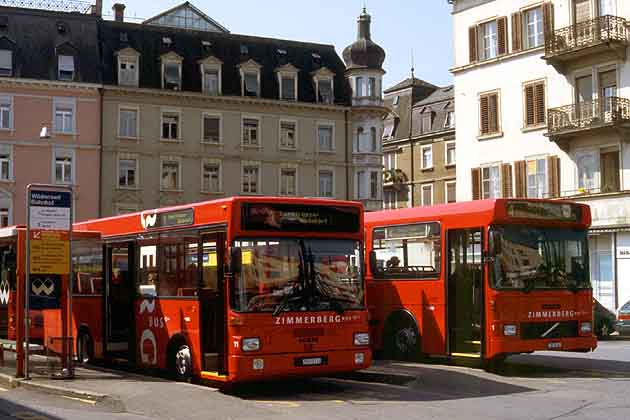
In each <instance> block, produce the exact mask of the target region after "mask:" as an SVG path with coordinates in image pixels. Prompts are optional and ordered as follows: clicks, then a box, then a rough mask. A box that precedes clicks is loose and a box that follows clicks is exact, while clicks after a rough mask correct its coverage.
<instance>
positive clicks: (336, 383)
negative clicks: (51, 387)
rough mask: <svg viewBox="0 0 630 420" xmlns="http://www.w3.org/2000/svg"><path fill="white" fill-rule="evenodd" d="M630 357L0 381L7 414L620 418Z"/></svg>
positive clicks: (603, 354)
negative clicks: (184, 379) (45, 385)
mask: <svg viewBox="0 0 630 420" xmlns="http://www.w3.org/2000/svg"><path fill="white" fill-rule="evenodd" d="M629 358H630V342H616V341H615V342H612V341H611V342H605V343H602V344H601V345H600V347H599V349H598V350H597V351H596V352H594V353H590V354H565V353H555V354H547V353H545V354H538V355H527V356H518V357H516V358H512V359H516V360H512V361H510V363H509V365H508V368H507V369H506V370H505V371H503V372H500V373H499V374H491V373H487V372H484V371H482V370H480V369H475V368H467V367H457V366H444V365H426V364H425V365H423V364H413V363H389V364H387V363H386V364H384V365H383V366H381V367H379V370H381V371H384V372H393V373H397V374H404V375H406V376H407V377H408V378H409V382H406V383H402V382H401V383H398V385H391V384H383V383H371V382H359V381H355V380H347V379H339V378H337V379H335V378H321V379H312V380H296V381H291V382H276V383H265V384H255V385H250V386H248V387H242V388H240V389H237V390H235V391H234V392H233V393H231V394H225V393H222V392H219V391H217V390H214V389H211V388H207V387H202V386H196V385H188V384H177V383H172V382H168V381H164V380H160V379H158V378H152V377H146V378H141V379H134V380H123V381H119V380H114V379H108V380H109V381H110V383H107V384H104V387H106V388H107V389H108V390H109V391H108V392H109V393H111V394H112V397H113V398H111V399H107V400H105V401H103V402H99V403H94V402H92V401H87V400H79V399H69V398H63V397H59V396H53V395H48V394H43V393H39V392H34V391H29V390H26V389H16V390H0V419H16V418H17V419H24V420H45V419H68V420H74V419H76V420H79V419H81V420H91V419H275V420H277V419H287V420H288V419H296V418H299V419H322V420H323V419H339V420H341V419H344V420H345V419H365V418H371V419H380V418H390V419H391V418H405V419H471V420H492V419H497V420H499V419H500V420H504V419H514V420H520V419H523V420H525V419H527V420H531V419H534V420H560V419H568V420H593V419H609V418H610V419H620V420H622V419H630V399H628V398H627V396H626V394H627V392H626V390H627V389H628V388H629V386H630V369H628V370H627V369H626V368H627V365H628V364H630V360H629ZM593 363H595V364H593ZM613 366H617V367H619V366H622V368H621V369H613V368H612V367H613ZM79 385H80V383H77V386H79Z"/></svg>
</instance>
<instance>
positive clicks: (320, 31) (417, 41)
mask: <svg viewBox="0 0 630 420" xmlns="http://www.w3.org/2000/svg"><path fill="white" fill-rule="evenodd" d="M116 2H117V1H113V0H104V1H103V14H104V15H105V18H106V19H107V18H111V15H112V14H113V12H112V5H113V4H114V3H116ZM118 2H121V3H124V4H125V5H126V9H125V16H126V17H127V18H131V19H130V20H129V21H133V22H140V21H141V20H135V19H133V18H136V19H141V18H149V17H152V16H155V15H157V14H159V13H161V12H163V11H165V10H168V9H170V8H171V7H174V6H176V5H178V4H181V3H183V2H184V0H118ZM191 3H192V4H194V5H195V6H196V7H197V8H199V9H200V10H202V11H203V12H204V13H206V14H207V15H208V16H210V17H211V18H213V19H214V20H216V21H217V22H219V23H220V24H221V25H223V26H225V27H226V28H227V29H228V30H230V32H233V33H237V34H246V35H254V36H263V37H273V38H280V39H289V40H296V41H310V42H317V43H322V44H332V45H334V46H335V48H336V50H337V53H338V54H339V56H341V53H342V52H343V49H344V48H345V47H346V46H347V45H349V44H351V43H352V42H353V41H354V40H355V39H356V36H357V26H356V18H357V16H358V15H359V14H360V13H361V9H362V7H363V5H364V3H367V8H368V12H369V13H370V14H371V15H372V40H373V41H375V42H376V43H377V44H379V45H380V46H381V47H383V49H385V52H386V54H387V59H386V60H385V64H384V65H383V68H384V69H385V71H386V72H387V73H386V75H385V77H384V82H383V83H384V86H385V87H390V86H392V85H394V84H396V83H398V82H400V81H402V80H404V79H405V78H407V77H409V75H410V71H411V63H412V58H411V57H412V51H413V57H414V64H415V76H416V77H417V78H420V79H423V80H426V81H428V82H431V83H433V84H435V85H438V86H444V85H448V84H451V83H452V77H451V74H450V73H449V71H448V69H449V68H450V67H452V62H453V58H452V53H451V51H452V30H451V15H450V6H449V5H448V4H447V2H446V0H309V1H304V0H232V1H211V0H191ZM108 15H110V16H108Z"/></svg>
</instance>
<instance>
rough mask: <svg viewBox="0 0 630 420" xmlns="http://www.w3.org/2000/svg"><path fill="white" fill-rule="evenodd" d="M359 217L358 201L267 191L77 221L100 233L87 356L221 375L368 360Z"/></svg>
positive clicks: (234, 377)
mask: <svg viewBox="0 0 630 420" xmlns="http://www.w3.org/2000/svg"><path fill="white" fill-rule="evenodd" d="M362 227H363V208H362V207H361V205H360V204H358V203H351V202H343V201H332V200H320V199H291V198H267V197H254V198H251V197H249V198H246V197H238V198H229V199H221V200H216V201H210V202H205V203H197V204H191V205H186V206H178V207H172V208H164V209H158V210H151V211H144V212H140V213H135V214H129V215H122V216H118V217H111V218H106V219H100V220H91V221H87V222H84V223H78V224H75V226H74V229H75V230H79V231H80V230H87V231H98V232H100V233H101V234H102V235H103V240H104V243H105V246H104V257H105V261H104V267H105V270H104V271H105V275H104V288H103V296H104V304H103V311H102V312H101V313H102V316H97V314H92V313H90V316H91V317H93V322H92V323H88V324H87V325H85V328H86V329H85V330H84V331H85V334H83V336H82V339H81V340H79V341H80V343H79V344H80V345H79V347H80V349H79V352H80V358H81V359H82V360H89V359H90V358H91V357H107V358H117V359H125V360H127V361H129V362H130V363H132V364H135V365H138V366H140V367H146V368H160V369H169V370H170V371H171V372H172V373H173V375H174V376H175V377H176V379H178V380H188V379H189V378H191V377H192V376H195V377H199V378H202V379H206V380H209V381H213V382H222V383H227V382H240V381H252V380H260V379H269V378H276V377H285V376H293V375H298V376H299V375H322V374H329V373H335V372H344V371H352V370H356V369H362V368H365V367H367V366H369V364H370V363H371V353H370V348H369V335H368V329H369V326H368V314H367V308H366V302H365V299H366V298H365V283H364V275H363V272H362V261H363V260H362V255H363V241H362V239H363V228H362ZM88 277H89V276H86V278H88ZM82 287H83V286H82ZM86 287H87V289H88V290H90V291H91V290H92V289H91V288H92V285H87V286H86ZM94 309H95V307H91V308H86V309H85V313H88V312H90V311H93V310H94ZM99 320H102V326H103V327H102V328H101V327H100V325H99V324H101V321H99ZM82 340H84V341H85V344H81V343H82Z"/></svg>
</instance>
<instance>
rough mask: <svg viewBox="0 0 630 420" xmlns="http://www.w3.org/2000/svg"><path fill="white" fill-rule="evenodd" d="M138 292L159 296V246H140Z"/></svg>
mask: <svg viewBox="0 0 630 420" xmlns="http://www.w3.org/2000/svg"><path fill="white" fill-rule="evenodd" d="M138 293H139V294H140V295H141V296H157V246H156V245H153V244H152V245H143V246H140V269H139V270H138Z"/></svg>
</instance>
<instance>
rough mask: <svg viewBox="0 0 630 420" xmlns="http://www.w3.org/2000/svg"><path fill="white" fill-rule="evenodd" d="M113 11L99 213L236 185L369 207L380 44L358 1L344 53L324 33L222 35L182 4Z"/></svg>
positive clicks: (375, 185) (377, 133)
mask: <svg viewBox="0 0 630 420" xmlns="http://www.w3.org/2000/svg"><path fill="white" fill-rule="evenodd" d="M114 10H115V15H116V19H115V21H103V22H102V23H101V35H100V36H101V44H102V54H103V63H104V66H103V67H104V72H103V84H104V86H103V132H102V137H103V155H102V159H103V174H102V178H101V188H102V195H103V199H102V201H101V205H102V209H101V210H102V214H103V215H112V214H120V213H126V212H132V211H137V210H141V209H144V208H153V207H160V206H167V205H173V204H178V203H186V202H195V201H203V200H208V199H212V198H216V197H221V196H229V195H238V194H248V195H252V194H253V195H283V196H317V197H328V198H338V199H356V200H361V201H363V202H364V203H365V205H366V207H367V208H369V209H377V208H380V206H381V202H382V201H381V200H382V184H381V182H380V179H381V177H382V167H381V160H382V153H381V148H380V142H378V141H375V139H380V137H381V133H382V115H383V114H384V106H383V100H382V87H381V78H382V75H383V73H384V72H383V70H382V64H383V61H384V58H385V53H384V51H383V50H382V49H381V48H380V47H378V46H377V45H376V44H374V43H373V42H372V41H371V36H370V24H371V19H370V16H369V14H367V12H366V11H364V12H363V13H362V14H361V16H360V17H359V19H358V25H359V28H358V38H357V41H356V42H355V43H353V44H352V45H350V46H349V47H348V48H347V49H346V50H345V51H344V59H345V60H346V63H345V64H344V62H343V61H342V60H341V58H340V57H339V56H338V55H337V53H336V52H335V49H334V47H333V46H331V45H323V44H313V43H303V42H297V41H290V40H279V39H269V38H261V37H254V36H246V35H236V34H231V33H229V32H228V31H227V29H225V28H224V27H222V26H221V25H220V24H218V23H217V22H215V21H214V20H212V19H210V18H208V17H207V16H206V15H204V14H202V13H201V12H200V11H199V10H198V9H196V8H194V6H192V5H191V4H189V3H184V4H182V5H181V6H178V7H176V8H174V9H171V10H169V11H167V12H164V13H162V14H160V15H159V16H156V17H155V18H151V19H149V20H147V21H145V22H144V23H142V24H136V23H129V22H125V19H124V5H122V4H117V5H115V6H114ZM182 16H185V17H186V19H183V18H182V19H180V17H182ZM190 17H193V18H190Z"/></svg>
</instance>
